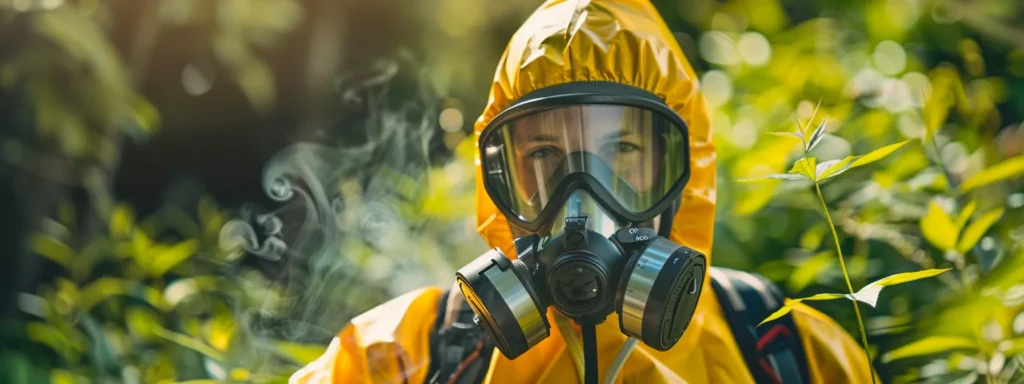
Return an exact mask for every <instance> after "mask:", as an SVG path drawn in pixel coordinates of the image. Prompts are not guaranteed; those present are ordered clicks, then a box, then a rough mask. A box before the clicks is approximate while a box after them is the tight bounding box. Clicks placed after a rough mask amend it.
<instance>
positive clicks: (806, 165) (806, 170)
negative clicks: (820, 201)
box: [789, 157, 815, 181]
mask: <svg viewBox="0 0 1024 384" xmlns="http://www.w3.org/2000/svg"><path fill="white" fill-rule="evenodd" d="M789 173H794V174H798V175H803V176H804V177H806V178H807V179H808V180H811V181H814V174H815V165H814V158H813V157H805V158H802V159H800V160H797V162H796V163H795V164H793V168H792V169H790V170H789Z"/></svg>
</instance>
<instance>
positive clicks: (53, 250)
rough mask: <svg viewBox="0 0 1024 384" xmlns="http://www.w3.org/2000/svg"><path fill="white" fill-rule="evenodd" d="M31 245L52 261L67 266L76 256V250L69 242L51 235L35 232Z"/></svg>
mask: <svg viewBox="0 0 1024 384" xmlns="http://www.w3.org/2000/svg"><path fill="white" fill-rule="evenodd" d="M29 247H30V248H31V249H32V252H35V253H37V254H39V255H41V256H43V257H45V258H47V259H50V261H53V262H55V263H57V264H60V265H61V266H62V267H65V268H67V267H68V265H69V264H70V263H71V258H72V257H73V256H74V251H72V250H71V248H70V247H68V246H67V244H64V243H62V242H60V240H57V239H54V238H52V237H50V236H46V235H43V234H38V233H37V234H33V235H32V237H31V238H30V239H29Z"/></svg>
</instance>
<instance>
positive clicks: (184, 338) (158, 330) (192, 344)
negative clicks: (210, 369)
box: [153, 325, 225, 361]
mask: <svg viewBox="0 0 1024 384" xmlns="http://www.w3.org/2000/svg"><path fill="white" fill-rule="evenodd" d="M153 333H155V334H156V335H157V336H160V337H161V338H164V339H166V340H168V341H171V342H173V343H175V344H178V345H180V346H182V347H185V348H188V349H191V350H193V351H196V352H199V353H201V354H203V355H205V356H206V357H209V358H211V359H213V360H216V361H225V360H224V355H223V354H222V353H220V352H219V351H217V350H216V349H213V348H212V347H210V346H208V345H206V343H203V342H202V341H201V340H197V339H193V338H191V337H189V336H188V335H183V334H180V333H177V332H174V331H170V330H167V329H165V328H163V327H161V326H159V325H155V326H154V327H153Z"/></svg>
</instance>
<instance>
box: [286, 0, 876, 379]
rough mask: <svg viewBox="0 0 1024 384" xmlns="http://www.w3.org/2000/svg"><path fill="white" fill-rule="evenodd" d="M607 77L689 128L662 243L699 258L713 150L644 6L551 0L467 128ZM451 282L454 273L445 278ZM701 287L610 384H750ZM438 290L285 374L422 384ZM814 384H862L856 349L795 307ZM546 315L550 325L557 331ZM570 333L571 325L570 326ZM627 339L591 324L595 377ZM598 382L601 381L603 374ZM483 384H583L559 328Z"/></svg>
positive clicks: (519, 38)
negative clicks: (682, 177) (664, 347)
mask: <svg viewBox="0 0 1024 384" xmlns="http://www.w3.org/2000/svg"><path fill="white" fill-rule="evenodd" d="M587 80H591V81H593V80H599V81H613V82H619V83H623V84H627V85H632V86H634V87H638V88H642V89H646V90H648V91H650V92H653V93H654V94H656V95H658V96H660V97H661V98H663V99H664V100H665V102H666V103H667V104H668V106H669V107H671V108H672V109H674V110H675V111H676V112H677V113H678V114H679V115H680V116H682V118H683V120H685V121H686V123H687V124H688V125H689V133H690V145H691V152H690V156H691V158H690V162H691V165H690V166H691V172H692V175H691V177H690V180H689V183H688V184H687V185H686V188H685V190H684V191H683V200H682V204H681V206H680V209H679V211H678V212H677V213H676V215H675V219H674V222H673V223H672V231H671V235H670V239H671V240H672V241H675V242H677V243H679V244H683V245H686V246H688V247H690V248H693V249H696V250H698V251H700V252H703V253H704V254H705V255H708V261H709V262H710V261H711V258H710V256H711V240H712V230H713V226H714V217H715V173H716V171H715V167H716V155H715V148H714V146H713V145H712V143H711V132H710V129H709V124H708V114H707V110H706V106H705V103H704V100H703V98H702V97H701V95H700V93H699V90H700V89H699V86H698V83H697V77H696V75H695V74H694V72H693V69H692V68H691V67H690V64H689V63H688V62H687V60H686V58H685V56H684V55H683V52H682V51H681V49H680V48H679V45H678V44H677V43H676V41H675V39H674V37H673V36H672V34H671V32H670V31H669V30H668V27H667V26H666V25H665V23H664V21H663V20H662V19H661V17H660V15H658V13H657V11H656V10H655V9H654V7H653V6H652V5H651V4H650V3H649V2H648V1H646V0H617V1H610V0H593V1H586V0H580V1H564V0H549V1H547V2H545V3H544V4H543V5H541V6H540V8H539V9H538V10H537V11H536V12H534V13H533V15H531V16H530V17H529V19H527V20H526V22H525V23H524V24H523V26H522V27H521V28H520V29H519V30H518V31H517V32H516V33H515V35H513V36H512V39H511V41H510V42H509V44H508V47H507V48H506V49H505V52H504V54H503V55H502V57H501V61H500V62H499V63H498V68H497V72H496V73H495V76H494V82H493V84H492V86H491V91H490V98H489V100H488V103H487V106H486V108H485V109H484V111H483V114H482V115H481V116H480V118H479V119H478V120H477V121H476V124H475V133H476V135H477V138H478V139H479V135H480V131H481V130H482V129H483V128H484V127H485V126H487V124H488V122H490V120H491V119H492V118H494V117H495V116H496V115H497V114H498V113H499V112H501V111H502V110H504V109H505V108H506V107H508V106H509V105H510V104H511V103H512V102H513V101H515V100H516V99H517V98H519V97H521V96H522V95H524V94H526V93H528V92H530V91H533V90H536V89H539V88H544V87H548V86H552V85H556V84H562V83H566V82H573V81H587ZM479 164H480V163H479V154H478V160H477V179H476V180H477V223H478V231H479V232H480V234H481V235H482V236H483V237H484V238H486V239H487V241H488V242H489V243H490V245H491V246H494V247H499V248H501V249H502V250H503V251H504V252H505V254H507V255H510V257H512V255H514V252H515V249H514V247H513V243H512V233H511V232H510V229H509V226H508V223H507V221H506V220H505V218H504V217H503V216H502V215H501V213H499V211H498V209H497V207H495V205H494V203H493V202H492V201H491V199H490V198H489V197H488V195H487V193H486V192H485V190H484V188H483V182H482V177H481V174H480V166H479ZM453 278H454V277H453ZM704 281H705V287H704V289H703V293H702V297H701V298H700V301H699V304H698V306H697V310H696V314H695V315H694V317H693V320H692V322H691V323H690V325H689V327H688V329H687V331H686V333H685V334H684V335H683V337H682V339H680V341H679V343H678V344H676V346H675V347H674V348H672V349H671V350H669V351H667V352H659V351H656V350H653V349H651V348H649V347H647V346H645V345H643V344H642V343H641V344H640V345H638V346H637V348H636V349H635V350H634V351H633V353H632V354H631V355H630V357H629V358H628V360H627V361H626V363H625V365H624V366H623V368H622V371H621V373H620V374H619V376H618V381H617V382H629V383H753V379H752V377H751V375H750V373H749V371H748V369H747V367H746V365H745V363H744V360H743V357H742V355H741V353H740V351H739V349H738V347H737V346H736V343H735V342H734V341H733V336H732V332H731V331H730V328H729V325H728V324H727V323H726V320H725V317H724V315H723V312H722V310H721V308H720V307H719V303H718V298H717V297H715V293H714V290H713V289H711V287H710V281H711V279H710V278H707V279H705V280H704ZM442 295H443V289H442V288H440V287H434V288H424V289H420V290H417V291H414V292H411V293H408V294H406V295H404V296H401V297H398V298H396V299H394V300H391V301H390V302H388V303H385V304H383V305H381V306H379V307H377V308H375V309H373V310H371V311H369V312H367V313H365V314H363V315H361V316H358V317H356V318H354V319H352V321H351V322H350V323H349V324H348V325H347V326H346V327H345V328H344V329H342V330H341V332H340V333H339V334H338V336H337V337H336V338H335V339H334V341H333V342H332V343H331V346H330V347H329V349H328V351H327V352H326V353H325V354H324V355H323V356H322V357H320V359H318V360H317V361H315V362H313V363H311V364H309V365H308V366H307V367H305V368H303V369H302V370H300V371H299V372H297V373H296V374H295V375H294V376H293V377H292V382H294V383H349V382H389V383H422V382H424V381H425V380H426V378H427V371H428V366H429V365H430V353H429V340H430V334H431V332H433V330H434V324H435V321H437V320H438V316H437V308H438V304H439V300H440V298H441V297H442ZM792 313H793V317H794V321H795V323H796V325H797V327H798V329H799V333H800V337H801V339H802V342H803V345H804V348H805V349H806V353H807V357H808V365H809V370H810V376H811V380H812V382H813V383H830V384H831V383H865V382H870V381H871V379H870V373H869V370H868V364H867V362H866V359H865V355H864V352H863V350H862V349H861V348H860V347H859V346H858V344H857V343H856V342H855V341H854V339H853V338H852V337H851V336H850V335H849V334H847V333H846V332H845V331H844V330H843V329H842V328H841V327H839V326H838V325H837V324H836V323H835V322H834V321H833V320H832V319H830V318H828V317H827V316H825V315H823V314H822V313H820V312H818V311H816V310H814V309H812V308H810V307H807V306H804V305H799V306H797V307H796V309H795V310H794V311H793V312H792ZM554 316H555V314H554V309H549V311H548V318H549V320H550V323H551V324H552V325H554V324H555V319H554ZM577 332H578V330H577ZM625 339H626V336H625V335H623V334H622V333H621V332H620V331H619V325H618V319H617V318H616V315H615V314H612V315H611V316H610V317H609V318H608V319H607V320H606V321H605V322H604V323H602V324H600V325H598V326H597V343H598V356H599V359H598V360H599V371H600V372H601V375H604V372H605V371H606V370H607V369H608V367H609V366H610V365H611V364H612V360H613V358H614V356H615V355H616V353H617V352H618V349H619V347H620V346H621V345H622V343H623V342H624V341H625ZM600 379H601V380H602V381H603V380H604V377H600ZM485 381H486V382H489V383H537V382H544V383H573V382H576V383H578V382H580V378H579V374H578V373H577V368H576V366H575V365H574V363H573V360H572V358H571V357H570V354H569V351H568V350H567V348H566V342H565V339H564V338H563V336H562V335H561V333H560V331H559V328H558V327H552V328H551V336H549V337H548V338H547V339H545V340H544V341H542V342H541V343H540V344H538V345H537V346H535V347H534V348H533V349H531V350H529V351H527V352H526V353H524V354H523V355H522V356H520V357H519V358H517V359H516V360H514V361H510V360H508V359H506V358H505V357H504V356H503V355H502V354H501V353H498V352H497V351H495V353H493V354H491V361H490V369H489V372H488V374H487V376H486V379H485Z"/></svg>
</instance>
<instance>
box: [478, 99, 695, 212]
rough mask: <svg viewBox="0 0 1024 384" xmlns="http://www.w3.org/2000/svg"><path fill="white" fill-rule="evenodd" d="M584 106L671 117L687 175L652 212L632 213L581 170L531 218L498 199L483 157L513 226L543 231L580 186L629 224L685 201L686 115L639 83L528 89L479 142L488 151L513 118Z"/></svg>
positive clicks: (491, 191) (500, 203) (492, 192)
mask: <svg viewBox="0 0 1024 384" xmlns="http://www.w3.org/2000/svg"><path fill="white" fill-rule="evenodd" d="M583 104H604V105H621V106H631V107H637V108H642V109H646V110H649V111H651V112H654V113H656V114H658V115H659V116H661V117H664V118H665V119H667V120H668V121H669V122H670V123H672V124H673V125H675V127H677V128H678V129H679V130H681V131H682V135H683V137H682V139H683V145H682V149H683V151H684V154H683V158H684V159H685V164H683V172H682V175H681V176H680V177H679V179H678V180H676V182H675V183H674V184H673V186H672V188H671V189H670V190H669V192H668V193H666V194H665V196H663V197H662V198H661V200H660V201H659V202H658V203H656V204H654V205H653V206H652V207H651V208H649V209H647V210H646V211H643V212H632V211H630V210H628V209H626V208H625V207H624V206H622V204H620V203H619V202H618V201H617V200H616V199H615V197H614V196H612V194H611V193H610V192H608V190H607V189H605V188H604V187H603V186H602V185H601V183H600V182H599V181H598V180H597V179H596V178H594V177H593V176H591V175H588V174H586V173H582V172H575V173H572V174H569V175H567V176H566V177H565V178H564V179H563V181H562V182H560V183H559V184H558V186H556V187H555V189H554V191H552V194H551V197H550V202H549V203H548V204H547V206H545V207H544V208H543V209H542V210H541V212H540V213H539V214H538V215H537V217H536V218H534V219H533V220H529V221H526V220H522V219H521V218H520V216H519V215H518V214H517V213H515V212H514V211H513V210H512V209H511V207H509V206H507V204H506V202H504V201H502V199H500V198H495V197H496V196H500V193H499V188H501V186H500V185H496V184H497V183H496V182H495V181H494V180H493V179H492V177H491V176H489V175H488V174H487V170H488V169H489V166H488V160H487V157H486V156H480V161H481V168H482V169H483V172H484V175H483V178H484V179H483V181H484V182H483V184H484V189H485V190H486V191H487V194H488V196H490V198H491V200H492V201H493V202H494V203H495V205H496V206H497V207H498V210H499V211H501V213H502V214H504V215H505V217H506V218H507V219H508V220H509V222H510V224H514V225H515V226H517V227H519V228H522V229H524V230H526V231H529V232H538V231H540V230H541V229H542V228H543V227H544V226H545V225H546V224H549V222H550V221H551V220H553V219H554V217H555V216H556V215H557V214H558V210H559V209H560V208H561V206H562V205H563V204H564V203H565V200H566V199H568V197H569V195H570V193H571V192H573V191H574V190H577V189H582V190H585V191H587V192H588V193H590V194H591V196H593V197H594V198H596V199H597V200H598V202H599V204H601V205H602V206H604V208H605V209H606V210H607V211H608V213H609V214H610V215H612V216H613V218H614V219H615V220H616V221H620V222H623V223H626V224H628V225H636V224H640V223H644V222H647V221H649V220H651V219H653V218H654V217H655V216H657V215H659V214H661V213H662V212H665V211H666V210H667V209H668V208H670V207H672V206H675V202H676V201H677V200H678V199H679V196H680V195H681V193H682V190H683V188H684V187H685V186H686V183H687V182H688V181H689V179H690V134H689V128H688V126H687V124H686V122H685V121H684V120H683V119H682V117H680V116H679V114H678V113H676V112H675V111H674V110H673V109H672V108H669V106H668V105H667V104H665V102H664V101H663V100H662V99H661V98H660V97H658V96H657V95H655V94H653V93H651V92H648V91H646V90H643V89H640V88H637V87H633V86H629V85H625V84H621V83H615V82H606V81H585V82H571V83H565V84H560V85H555V86H550V87H546V88H541V89H538V90H536V91H533V92H530V93H527V94H526V95H524V96H523V97H521V98H519V99H518V100H516V101H515V102H514V103H512V105H510V106H509V107H508V108H506V109H505V110H504V111H502V112H501V113H499V114H498V115H497V116H495V117H494V119H492V120H491V122H490V124H488V125H487V127H485V128H484V129H483V131H482V132H481V134H480V138H479V141H478V142H477V145H478V151H479V153H481V154H483V153H485V150H486V148H485V147H486V145H487V143H488V142H489V141H490V140H491V137H492V136H493V135H495V134H496V132H497V131H498V128H500V127H502V126H503V125H504V124H505V123H506V122H508V121H512V120H516V119H519V118H522V117H524V116H526V115H529V114H534V113H539V112H543V111H547V110H550V109H554V108H558V107H564V106H569V105H583ZM503 176H504V175H503ZM506 177H507V176H506ZM506 185H509V183H507V182H506Z"/></svg>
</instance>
